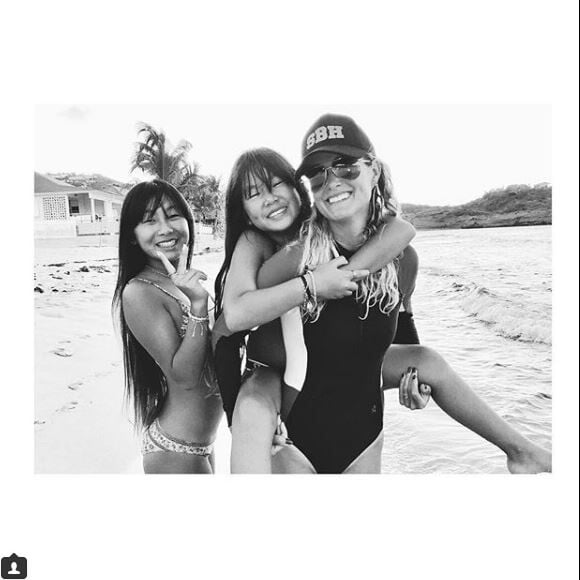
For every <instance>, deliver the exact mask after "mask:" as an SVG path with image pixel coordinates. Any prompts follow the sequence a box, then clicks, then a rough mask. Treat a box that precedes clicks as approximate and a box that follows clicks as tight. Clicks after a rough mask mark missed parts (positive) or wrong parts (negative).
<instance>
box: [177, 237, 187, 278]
mask: <svg viewBox="0 0 580 580" xmlns="http://www.w3.org/2000/svg"><path fill="white" fill-rule="evenodd" d="M188 251H189V248H188V247H187V244H183V248H181V254H179V262H178V263H177V271H178V272H179V273H180V274H183V273H184V272H185V270H187V252H188Z"/></svg>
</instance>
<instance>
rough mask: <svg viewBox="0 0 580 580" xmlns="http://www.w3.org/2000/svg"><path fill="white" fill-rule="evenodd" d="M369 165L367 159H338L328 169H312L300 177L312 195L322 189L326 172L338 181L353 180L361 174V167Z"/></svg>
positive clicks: (326, 178)
mask: <svg viewBox="0 0 580 580" xmlns="http://www.w3.org/2000/svg"><path fill="white" fill-rule="evenodd" d="M363 164H364V165H370V164H371V161H370V160H369V159H356V160H355V161H343V160H341V159H338V160H337V161H335V162H334V163H333V164H332V165H331V166H330V167H313V168H312V169H309V170H308V171H306V172H305V173H304V175H302V176H301V177H300V179H301V181H303V182H304V183H305V185H307V186H309V187H310V190H311V191H312V193H316V192H317V191H320V190H321V189H323V188H324V186H325V185H326V182H327V181H328V172H331V173H332V175H334V176H335V177H337V178H338V179H348V180H349V181H353V180H355V179H356V178H357V177H358V176H359V175H360V173H361V166H362V165H363Z"/></svg>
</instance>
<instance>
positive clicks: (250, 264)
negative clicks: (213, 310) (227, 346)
mask: <svg viewBox="0 0 580 580" xmlns="http://www.w3.org/2000/svg"><path fill="white" fill-rule="evenodd" d="M272 253H273V248H272V243H271V242H270V241H269V240H267V239H266V238H265V237H264V236H262V235H260V234H259V233H257V232H253V231H249V232H246V233H245V234H244V235H242V236H241V237H240V239H239V240H238V243H237V244H236V248H235V250H234V254H233V256H232V262H231V265H230V269H229V271H228V275H227V278H226V285H225V289H224V300H223V302H224V304H223V315H224V319H225V323H226V324H227V327H228V328H229V329H230V330H231V331H232V332H239V331H242V330H248V329H250V328H253V327H255V326H259V325H261V324H265V323H267V322H270V321H272V320H275V319H276V318H279V317H280V316H281V315H282V314H284V313H285V312H287V311H288V310H290V309H292V308H294V307H296V306H299V305H300V304H302V301H303V300H304V287H303V285H302V282H301V281H300V279H299V278H296V274H294V276H289V277H288V278H287V279H286V280H284V281H282V282H283V283H280V284H277V285H276V286H274V287H272V288H267V289H263V290H259V289H258V286H257V283H256V277H257V274H258V270H259V269H260V266H261V265H262V264H263V263H264V262H265V261H266V260H267V259H268V258H269V257H270V256H271V255H272Z"/></svg>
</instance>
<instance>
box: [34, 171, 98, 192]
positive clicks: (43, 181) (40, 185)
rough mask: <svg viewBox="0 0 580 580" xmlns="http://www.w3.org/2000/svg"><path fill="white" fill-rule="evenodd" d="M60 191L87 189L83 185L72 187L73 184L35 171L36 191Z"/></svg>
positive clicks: (81, 190)
mask: <svg viewBox="0 0 580 580" xmlns="http://www.w3.org/2000/svg"><path fill="white" fill-rule="evenodd" d="M60 191H62V192H63V193H80V192H86V191H87V190H86V189H83V188H82V187H72V185H68V184H67V183H63V182H62V181H56V179H51V178H50V177H47V176H46V175H42V173H37V172H36V171H35V172H34V193H55V192H60Z"/></svg>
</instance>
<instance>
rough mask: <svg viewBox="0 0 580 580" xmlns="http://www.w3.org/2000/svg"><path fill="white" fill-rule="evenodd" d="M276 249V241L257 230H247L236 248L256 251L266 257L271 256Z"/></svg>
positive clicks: (239, 239)
mask: <svg viewBox="0 0 580 580" xmlns="http://www.w3.org/2000/svg"><path fill="white" fill-rule="evenodd" d="M275 249H276V248H275V245H274V242H273V241H272V240H271V239H270V238H268V237H267V236H266V235H265V234H263V233H261V232H258V231H256V230H246V231H245V232H244V233H243V234H242V235H241V236H240V237H239V238H238V241H237V242H236V250H238V251H244V252H252V253H256V254H259V255H260V256H262V257H264V258H268V257H270V256H271V255H272V254H273V253H274V251H275Z"/></svg>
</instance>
